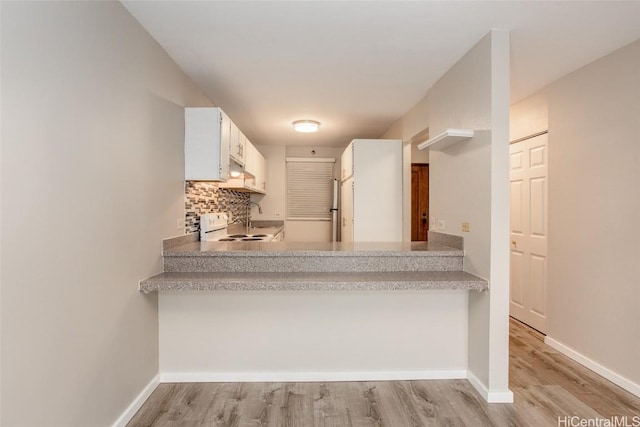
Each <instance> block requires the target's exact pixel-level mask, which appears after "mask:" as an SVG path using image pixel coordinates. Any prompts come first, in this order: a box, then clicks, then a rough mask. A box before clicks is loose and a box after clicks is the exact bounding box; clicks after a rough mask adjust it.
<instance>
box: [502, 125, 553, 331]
mask: <svg viewBox="0 0 640 427" xmlns="http://www.w3.org/2000/svg"><path fill="white" fill-rule="evenodd" d="M547 140H548V137H547V134H543V135H539V136H536V137H534V138H530V139H527V140H524V141H521V142H518V143H515V144H512V145H511V147H510V149H509V153H510V178H509V181H510V187H511V191H510V192H511V224H510V230H511V242H510V252H511V257H510V258H511V274H510V313H511V316H513V317H515V318H516V319H518V320H520V321H522V322H524V323H526V324H527V325H530V326H532V327H533V328H535V329H537V330H539V331H540V332H543V333H544V332H545V330H546V315H547V235H548V228H547V189H548V183H547V161H548V147H547V145H548V144H547Z"/></svg>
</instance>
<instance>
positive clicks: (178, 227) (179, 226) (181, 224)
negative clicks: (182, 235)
mask: <svg viewBox="0 0 640 427" xmlns="http://www.w3.org/2000/svg"><path fill="white" fill-rule="evenodd" d="M183 228H184V218H178V219H176V230H182V229H183Z"/></svg>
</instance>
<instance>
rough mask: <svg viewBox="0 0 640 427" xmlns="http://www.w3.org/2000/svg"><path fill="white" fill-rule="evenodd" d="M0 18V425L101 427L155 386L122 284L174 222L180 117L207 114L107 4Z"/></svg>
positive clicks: (141, 328)
mask: <svg viewBox="0 0 640 427" xmlns="http://www.w3.org/2000/svg"><path fill="white" fill-rule="evenodd" d="M1 7H2V22H1V24H2V25H1V26H2V66H3V67H2V112H3V116H2V163H1V168H2V205H1V206H2V212H1V215H2V224H1V231H2V249H3V250H2V276H1V284H2V300H1V303H2V309H1V315H2V319H1V325H2V332H1V333H2V351H1V357H2V367H1V373H2V386H1V387H2V408H3V411H2V420H1V421H0V424H2V425H3V426H65V427H67V426H88V425H91V426H104V425H110V424H112V423H113V422H114V421H116V419H117V418H118V417H119V416H120V415H121V414H122V413H123V411H124V410H125V409H126V408H127V406H128V405H129V404H130V403H131V402H132V401H133V400H134V398H135V397H136V396H137V395H138V393H140V392H141V391H142V390H143V388H144V387H145V386H146V385H147V384H148V383H149V382H150V381H152V379H153V378H154V377H155V376H156V375H157V374H158V313H157V299H156V297H154V296H149V295H142V294H140V293H139V292H138V291H137V282H138V280H140V279H142V278H144V277H147V276H150V275H152V274H154V273H157V272H158V271H160V270H161V260H160V241H161V239H162V238H164V237H167V236H170V235H175V234H178V233H179V232H180V231H179V230H176V219H177V218H183V217H184V189H183V185H184V182H183V179H184V177H183V132H184V120H183V108H182V107H183V106H184V105H193V106H205V105H209V103H208V101H207V100H206V99H205V98H204V97H203V96H202V95H201V94H200V92H199V91H198V90H196V88H195V87H194V86H193V84H192V83H191V82H190V81H189V80H188V79H187V78H186V76H185V75H184V74H183V73H182V72H181V71H180V70H179V69H178V67H177V66H176V65H175V64H174V63H173V61H172V60H171V59H170V58H169V57H168V56H167V55H166V53H165V52H164V51H163V50H162V49H161V48H160V47H159V46H158V45H157V44H156V42H155V41H154V40H153V39H151V37H150V36H149V35H148V34H147V33H146V32H145V31H144V30H143V29H142V27H141V26H140V25H139V24H138V23H137V22H136V20H135V19H134V18H133V17H131V16H130V15H129V14H128V12H127V11H126V10H125V9H124V8H123V7H122V5H120V3H118V2H100V3H96V2H73V3H72V2H55V3H54V2H50V3H47V2H41V3H28V2H16V3H9V2H2V5H1ZM45 216H46V217H47V218H48V219H49V221H51V222H50V223H48V224H47V223H44V222H42V221H43V220H44V219H45Z"/></svg>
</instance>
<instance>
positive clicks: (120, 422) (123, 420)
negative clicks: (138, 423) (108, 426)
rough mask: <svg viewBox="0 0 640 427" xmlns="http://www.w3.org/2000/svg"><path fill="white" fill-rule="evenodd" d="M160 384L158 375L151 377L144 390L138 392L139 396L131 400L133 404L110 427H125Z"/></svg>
mask: <svg viewBox="0 0 640 427" xmlns="http://www.w3.org/2000/svg"><path fill="white" fill-rule="evenodd" d="M159 384H160V375H156V376H155V377H153V379H152V380H151V381H149V384H147V385H146V387H145V388H144V389H142V391H141V392H140V394H139V395H138V396H137V397H136V398H135V399H133V402H131V404H130V405H129V407H128V408H127V409H125V411H124V412H123V413H122V415H120V416H119V417H118V419H117V420H116V422H115V423H113V425H112V427H125V426H126V425H127V423H128V422H129V421H131V419H132V418H133V416H134V415H135V414H136V412H138V410H139V409H140V408H141V407H142V405H143V404H144V402H146V400H147V399H148V398H149V396H151V393H153V391H154V390H155V389H156V387H158V385H159Z"/></svg>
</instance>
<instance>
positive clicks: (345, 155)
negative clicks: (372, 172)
mask: <svg viewBox="0 0 640 427" xmlns="http://www.w3.org/2000/svg"><path fill="white" fill-rule="evenodd" d="M340 164H341V167H342V172H341V173H340V179H341V180H342V181H344V180H345V179H347V178H349V177H350V176H352V175H353V142H351V144H349V145H348V146H347V148H345V150H344V151H343V152H342V156H341V158H340Z"/></svg>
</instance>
